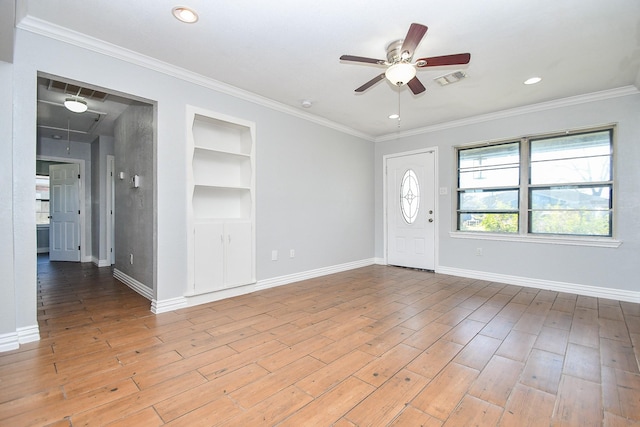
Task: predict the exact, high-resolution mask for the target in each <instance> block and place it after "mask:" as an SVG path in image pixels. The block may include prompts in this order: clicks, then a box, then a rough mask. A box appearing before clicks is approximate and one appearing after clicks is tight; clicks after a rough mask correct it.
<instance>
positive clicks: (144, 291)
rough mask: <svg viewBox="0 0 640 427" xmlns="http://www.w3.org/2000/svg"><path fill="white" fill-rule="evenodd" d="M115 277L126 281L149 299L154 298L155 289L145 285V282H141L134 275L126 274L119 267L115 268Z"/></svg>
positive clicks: (125, 282)
mask: <svg viewBox="0 0 640 427" xmlns="http://www.w3.org/2000/svg"><path fill="white" fill-rule="evenodd" d="M113 277H115V278H116V279H118V280H120V281H121V282H122V283H124V284H125V285H127V286H128V287H130V288H131V289H133V290H134V291H136V292H137V293H139V294H140V295H142V296H143V297H145V298H146V299H148V300H149V301H151V300H152V299H153V290H152V289H151V288H149V287H147V286H145V285H144V283H142V282H139V281H137V280H136V279H134V278H133V277H131V276H129V275H128V274H125V273H123V272H122V271H120V270H118V269H117V268H114V269H113Z"/></svg>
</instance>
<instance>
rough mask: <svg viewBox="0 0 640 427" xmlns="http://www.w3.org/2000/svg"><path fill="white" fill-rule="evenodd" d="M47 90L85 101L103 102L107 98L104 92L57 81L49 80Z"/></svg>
mask: <svg viewBox="0 0 640 427" xmlns="http://www.w3.org/2000/svg"><path fill="white" fill-rule="evenodd" d="M49 89H50V90H55V91H57V92H62V93H65V94H67V95H78V96H81V97H83V98H85V99H95V100H96V101H104V100H105V99H107V96H109V94H107V93H104V92H100V91H97V90H93V89H89V88H86V87H81V86H78V85H73V84H70V83H65V82H60V81H57V80H49Z"/></svg>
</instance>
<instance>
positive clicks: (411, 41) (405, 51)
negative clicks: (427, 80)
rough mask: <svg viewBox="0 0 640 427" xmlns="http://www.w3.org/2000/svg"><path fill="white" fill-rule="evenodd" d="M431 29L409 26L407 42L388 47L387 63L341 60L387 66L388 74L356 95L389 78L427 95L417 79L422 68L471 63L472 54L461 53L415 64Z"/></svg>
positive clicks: (352, 58) (357, 58) (344, 57)
mask: <svg viewBox="0 0 640 427" xmlns="http://www.w3.org/2000/svg"><path fill="white" fill-rule="evenodd" d="M427 29H428V28H427V27H426V26H425V25H422V24H416V23H413V24H411V26H410V27H409V31H408V32H407V36H406V37H405V38H404V39H403V40H395V41H393V42H391V43H389V45H388V46H387V60H386V61H385V60H382V59H375V58H367V57H362V56H354V55H342V56H341V57H340V60H341V61H350V62H359V63H365V64H374V65H381V66H385V67H387V69H386V70H385V72H384V73H382V74H380V75H378V76H376V77H374V78H373V79H371V80H369V81H368V82H367V83H365V84H363V85H362V86H360V87H359V88H357V89H356V90H355V91H356V92H364V91H365V90H367V89H369V88H370V87H371V86H374V85H375V84H376V83H378V82H380V81H381V80H384V78H385V77H386V78H387V80H389V81H390V82H391V83H392V84H393V85H394V86H398V87H400V86H404V85H407V86H408V87H409V89H410V90H411V92H412V93H413V94H414V95H418V94H420V93H422V92H424V91H425V90H426V89H425V87H424V85H423V84H422V83H421V82H420V80H418V78H417V77H416V74H417V71H418V69H419V68H420V69H421V68H426V67H437V66H443V65H464V64H468V63H469V61H470V60H471V54H469V53H458V54H454V55H444V56H434V57H430V58H420V59H417V60H415V62H412V61H413V54H414V52H415V49H416V48H417V47H418V44H420V42H421V41H422V38H423V37H424V35H425V34H426V33H427Z"/></svg>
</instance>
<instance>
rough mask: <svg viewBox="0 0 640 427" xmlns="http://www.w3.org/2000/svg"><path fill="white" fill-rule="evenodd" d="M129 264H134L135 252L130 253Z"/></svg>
mask: <svg viewBox="0 0 640 427" xmlns="http://www.w3.org/2000/svg"><path fill="white" fill-rule="evenodd" d="M129 264H132V265H133V254H129Z"/></svg>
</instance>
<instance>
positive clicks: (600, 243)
mask: <svg viewBox="0 0 640 427" xmlns="http://www.w3.org/2000/svg"><path fill="white" fill-rule="evenodd" d="M605 130H610V131H611V135H612V136H611V139H612V140H611V146H612V154H611V165H612V172H611V188H612V195H611V197H612V200H611V206H612V218H611V236H610V237H609V236H577V235H575V236H574V235H560V234H558V235H555V234H533V233H530V232H529V230H528V227H529V213H530V209H529V200H528V198H529V189H530V188H535V187H537V186H535V185H530V183H529V165H530V159H529V155H530V149H529V140H537V139H543V138H549V137H557V136H563V135H572V134H581V133H590V132H598V131H605ZM616 135H617V132H616V124H607V125H602V126H597V127H588V128H580V129H573V130H567V131H562V132H553V133H546V134H536V135H528V136H523V137H519V138H508V139H504V140H499V141H491V142H481V143H471V144H465V145H459V146H455V147H454V156H453V157H454V179H455V180H456V182H455V187H454V191H452V196H453V197H452V198H451V199H452V221H451V224H452V227H453V229H452V230H451V231H450V233H449V235H450V237H452V238H461V239H477V240H496V241H511V242H529V243H543V244H561V245H576V246H594V247H609V248H615V247H618V246H620V245H621V244H622V242H621V241H620V240H618V239H616V229H617V227H616V225H615V224H616V208H615V207H616V195H617V192H616V167H615V164H616V162H615V158H616V151H617V150H616ZM516 141H520V184H519V197H520V199H519V215H518V219H519V227H518V232H517V233H497V232H473V231H459V230H458V198H459V196H458V194H459V191H460V188H459V187H458V185H459V176H458V152H459V151H460V150H463V149H469V148H476V147H477V148H479V147H486V146H488V145H499V144H504V143H509V142H516Z"/></svg>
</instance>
